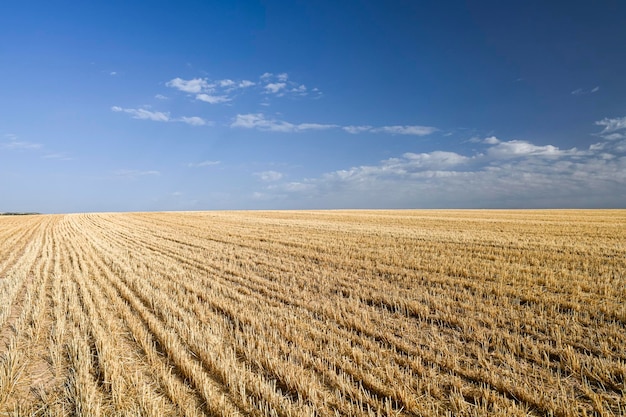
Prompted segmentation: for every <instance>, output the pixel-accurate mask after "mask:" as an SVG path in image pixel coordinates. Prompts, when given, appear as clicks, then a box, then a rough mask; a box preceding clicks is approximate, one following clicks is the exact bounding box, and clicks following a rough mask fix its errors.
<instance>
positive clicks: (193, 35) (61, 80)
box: [0, 0, 626, 213]
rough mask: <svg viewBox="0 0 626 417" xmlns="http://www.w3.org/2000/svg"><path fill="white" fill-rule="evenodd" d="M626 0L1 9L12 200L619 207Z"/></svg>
mask: <svg viewBox="0 0 626 417" xmlns="http://www.w3.org/2000/svg"><path fill="white" fill-rule="evenodd" d="M624 16H626V2H623V1H617V0H616V1H594V2H591V1H567V2H566V1H550V2H546V1H532V0H531V1H506V2H503V1H471V2H470V1H454V0H450V1H408V0H396V1H336V0H335V1H327V0H320V1H314V2H309V1H261V2H259V1H220V2H218V1H207V0H205V1H189V0H181V1H176V2H174V1H158V0H155V1H150V2H142V1H133V2H128V1H117V0H112V1H107V2H74V1H72V2H70V1H49V0H47V1H30V0H24V1H19V2H5V3H3V5H2V7H1V11H0V212H8V211H36V212H43V213H68V212H108V211H164V210H167V211H170V210H172V211H173V210H214V209H342V208H372V209H382V208H579V207H580V208H623V207H626V75H625V74H626V53H624V51H625V49H624V48H625V45H626V25H624Z"/></svg>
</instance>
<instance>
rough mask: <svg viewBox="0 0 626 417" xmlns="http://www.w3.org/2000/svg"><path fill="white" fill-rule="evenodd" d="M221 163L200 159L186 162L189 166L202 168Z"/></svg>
mask: <svg viewBox="0 0 626 417" xmlns="http://www.w3.org/2000/svg"><path fill="white" fill-rule="evenodd" d="M219 164H221V162H220V161H202V162H190V163H188V164H187V166H188V167H189V168H202V167H209V166H215V165H219Z"/></svg>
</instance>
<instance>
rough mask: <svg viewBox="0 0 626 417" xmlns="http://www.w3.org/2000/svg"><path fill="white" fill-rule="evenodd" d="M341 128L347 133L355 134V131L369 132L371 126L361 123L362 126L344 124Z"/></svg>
mask: <svg viewBox="0 0 626 417" xmlns="http://www.w3.org/2000/svg"><path fill="white" fill-rule="evenodd" d="M342 129H343V130H345V131H346V132H348V133H351V134H353V135H355V134H357V133H362V132H369V131H370V130H372V129H373V128H372V126H368V125H363V126H344V127H342Z"/></svg>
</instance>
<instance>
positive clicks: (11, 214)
mask: <svg viewBox="0 0 626 417" xmlns="http://www.w3.org/2000/svg"><path fill="white" fill-rule="evenodd" d="M35 214H41V213H36V212H32V213H16V212H7V213H0V216H32V215H35Z"/></svg>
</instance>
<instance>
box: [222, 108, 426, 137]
mask: <svg viewBox="0 0 626 417" xmlns="http://www.w3.org/2000/svg"><path fill="white" fill-rule="evenodd" d="M230 126H231V127H240V128H246V129H259V130H266V131H272V132H302V131H306V130H328V129H342V130H344V131H345V132H348V133H351V134H356V133H360V132H373V133H390V134H400V135H416V136H425V135H429V134H431V133H434V132H436V131H437V130H438V129H437V128H435V127H431V126H416V125H408V126H383V127H377V128H374V127H372V126H366V125H365V126H352V125H350V126H341V125H337V124H328V123H300V124H294V123H290V122H286V121H283V120H274V119H268V118H266V117H265V115H263V113H251V114H238V115H237V116H236V117H235V119H234V120H233V122H232V123H231V125H230Z"/></svg>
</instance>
